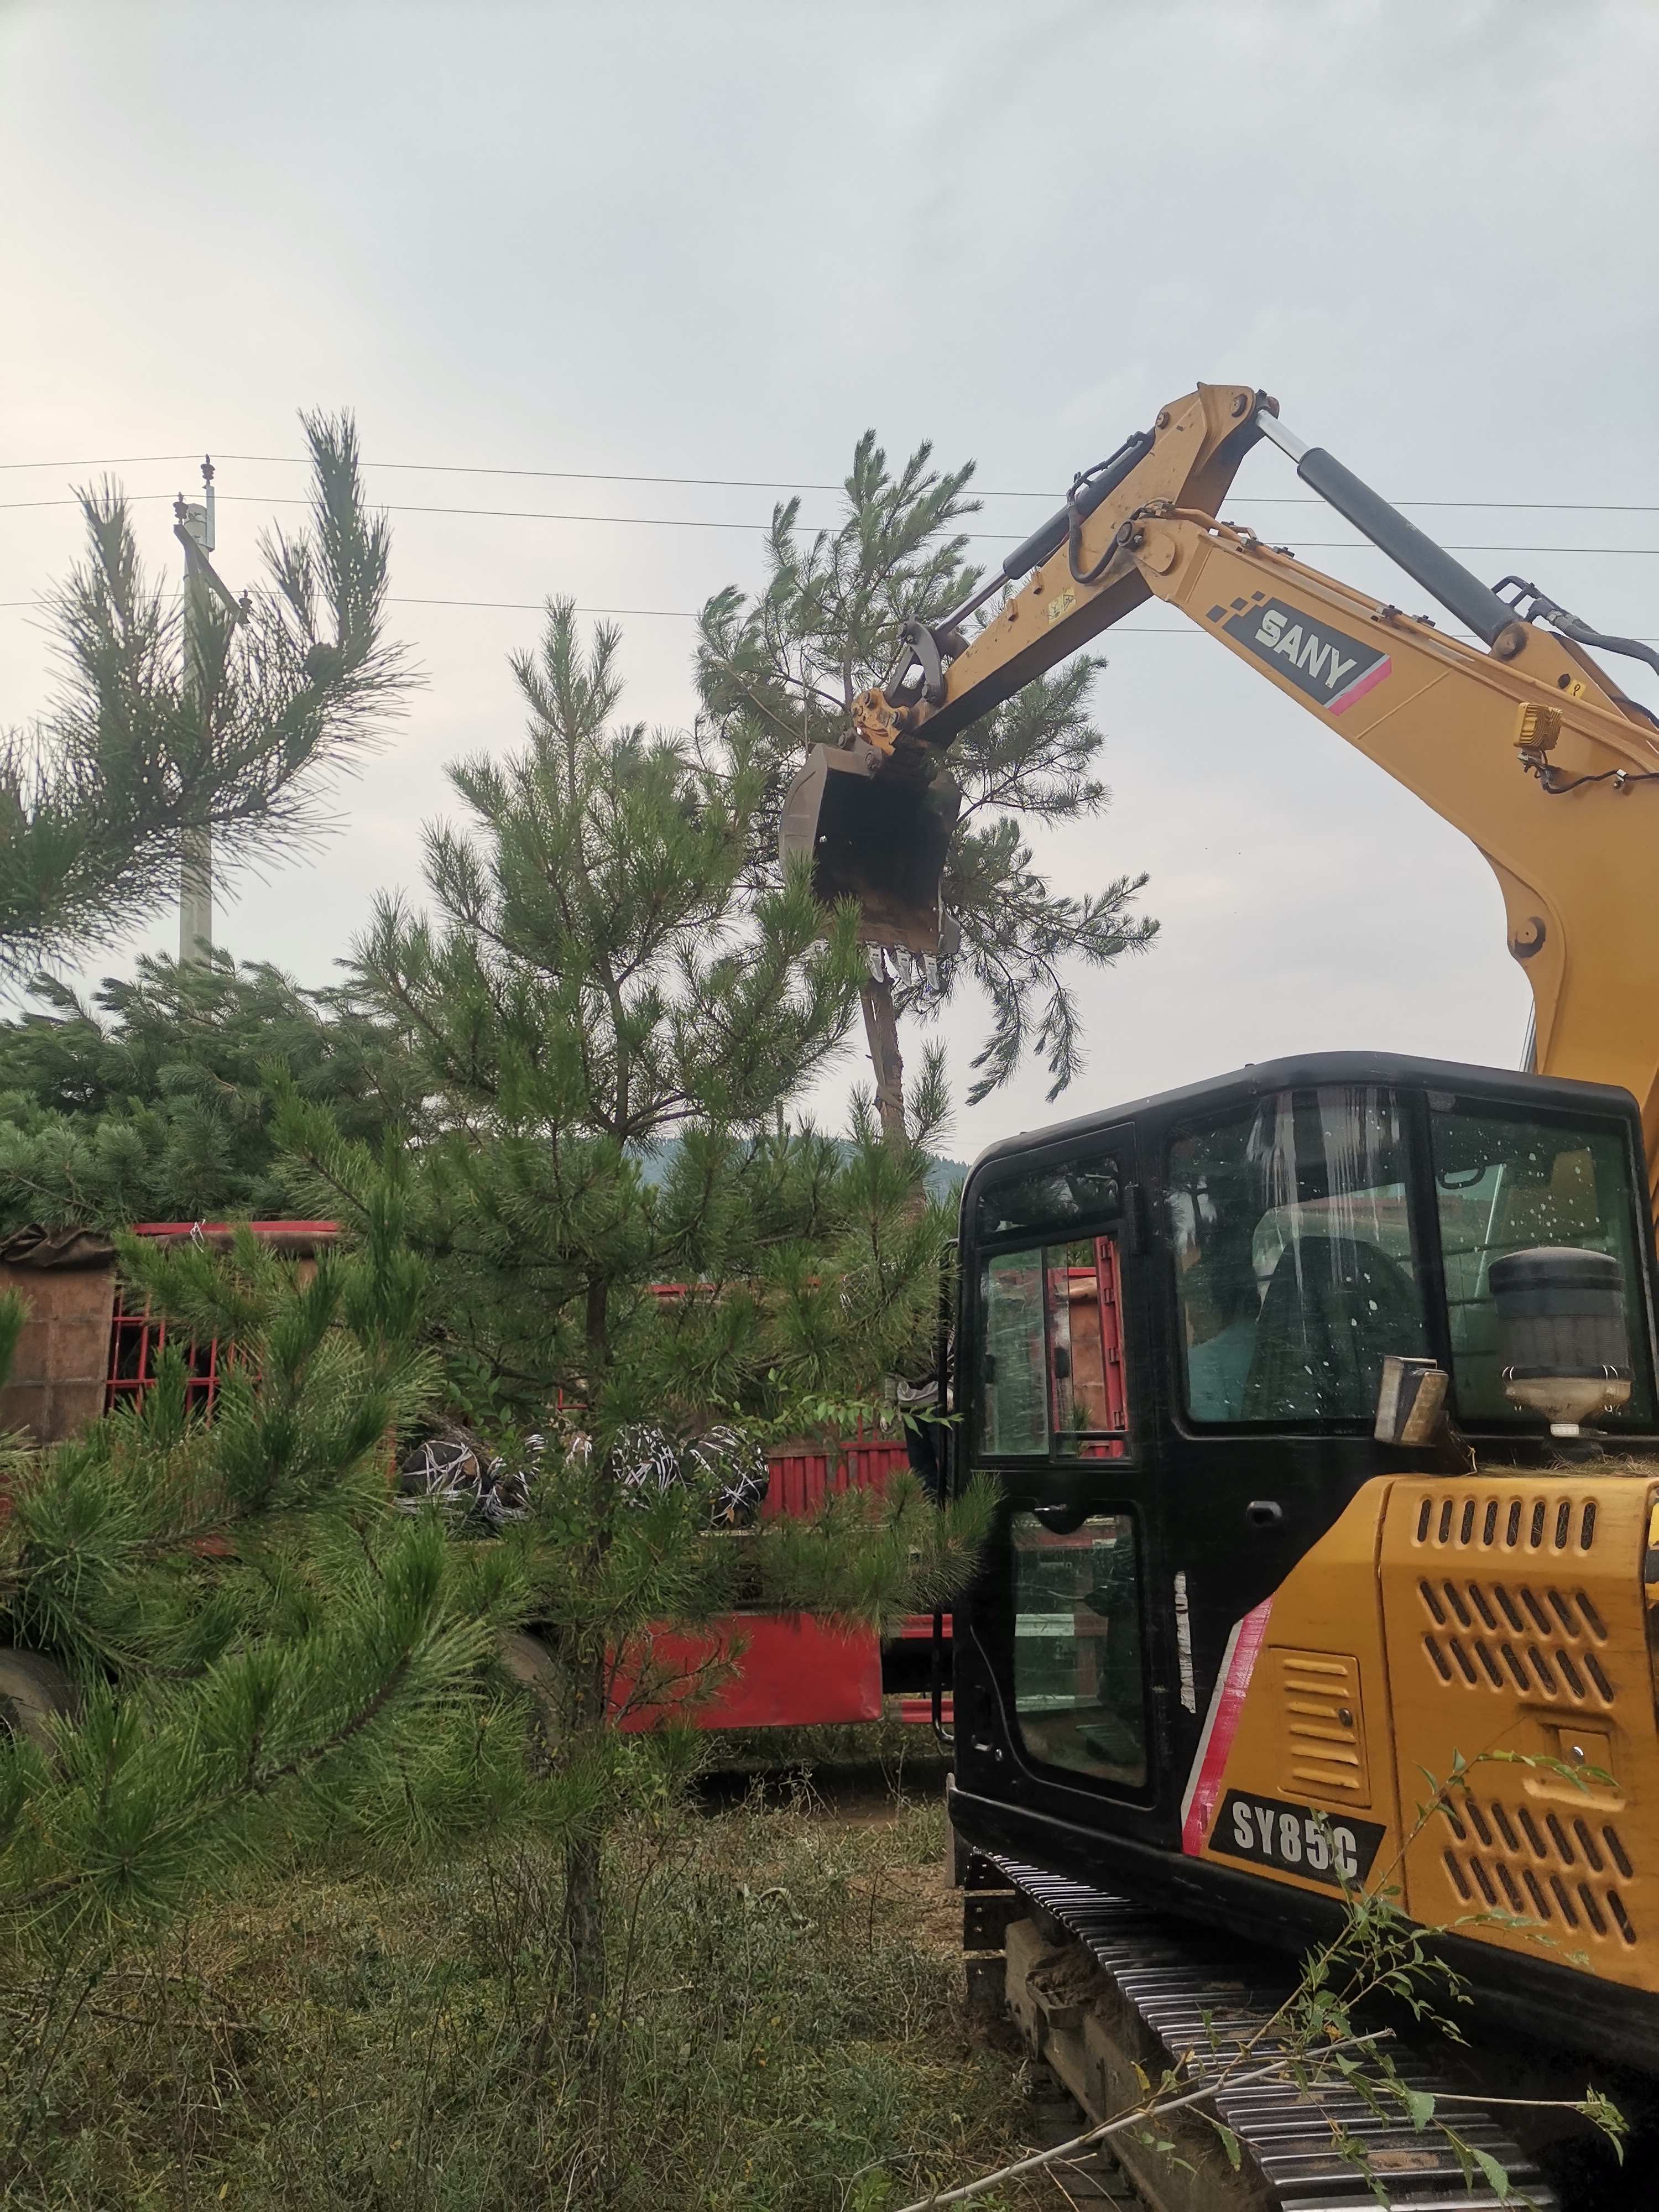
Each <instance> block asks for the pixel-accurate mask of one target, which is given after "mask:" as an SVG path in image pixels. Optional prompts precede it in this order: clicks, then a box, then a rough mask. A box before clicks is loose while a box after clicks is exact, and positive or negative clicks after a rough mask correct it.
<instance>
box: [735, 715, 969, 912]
mask: <svg viewBox="0 0 1659 2212" xmlns="http://www.w3.org/2000/svg"><path fill="white" fill-rule="evenodd" d="M961 809H962V793H961V792H960V790H959V789H958V788H957V785H956V783H955V781H953V780H952V778H951V776H950V775H948V774H947V773H946V772H945V769H943V768H941V767H939V765H938V763H937V762H936V761H935V760H933V759H930V758H929V757H927V755H926V754H925V753H921V751H920V750H910V749H907V750H905V751H903V752H901V753H899V754H897V755H894V754H891V753H888V752H885V751H883V750H880V749H878V747H877V746H875V745H872V744H866V743H865V742H864V740H863V739H862V738H854V741H853V743H852V744H850V745H846V746H841V745H814V746H813V747H812V749H811V752H810V753H809V754H808V755H807V757H806V765H805V767H804V768H803V769H800V770H799V773H798V774H797V775H795V777H794V778H793V781H791V783H790V786H789V788H788V790H787V792H786V793H785V794H784V801H783V815H782V819H781V822H780V823H779V827H778V855H779V858H780V859H781V860H783V861H785V862H786V863H787V862H788V861H789V860H792V859H793V858H794V857H795V856H796V855H798V854H807V855H808V856H810V858H811V863H812V890H813V892H814V894H815V895H816V896H817V897H818V898H819V899H821V900H822V901H823V903H824V904H825V905H826V906H833V905H834V904H835V903H836V901H837V900H838V899H844V898H850V899H856V900H857V902H858V905H859V936H860V939H861V940H862V941H863V942H864V943H865V944H866V945H899V946H902V947H903V948H904V949H905V950H906V951H910V952H918V953H923V954H934V953H937V952H938V951H939V944H940V937H941V933H942V930H943V927H944V914H943V908H942V906H941V902H940V896H939V894H940V886H941V884H942V883H943V881H944V876H945V855H946V854H947V853H948V852H949V850H950V848H951V832H952V831H953V830H954V829H955V828H956V826H957V814H958V813H959V812H960V811H961Z"/></svg>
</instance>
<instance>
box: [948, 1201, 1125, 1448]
mask: <svg viewBox="0 0 1659 2212" xmlns="http://www.w3.org/2000/svg"><path fill="white" fill-rule="evenodd" d="M980 1308H981V1316H982V1339H981V1352H980V1360H979V1436H980V1446H981V1450H982V1451H984V1452H985V1453H986V1454H987V1455H989V1456H990V1457H993V1458H1000V1457H1010V1456H1012V1457H1020V1458H1024V1457H1048V1456H1054V1457H1057V1458H1061V1459H1121V1457H1122V1456H1123V1454H1124V1451H1125V1449H1126V1438H1127V1430H1128V1407H1127V1398H1126V1394H1125V1387H1124V1373H1123V1330H1122V1318H1121V1316H1122V1292H1121V1272H1120V1268H1119V1263H1118V1249H1117V1241H1116V1239H1115V1237H1072V1238H1068V1239H1067V1240H1066V1242H1065V1243H1049V1244H1033V1245H1030V1246H1029V1247H1027V1248H1025V1249H1022V1250H1019V1251H1014V1252H1001V1253H998V1254H996V1255H994V1256H992V1257H989V1258H987V1260H985V1261H984V1262H983V1263H982V1266H981V1273H980Z"/></svg>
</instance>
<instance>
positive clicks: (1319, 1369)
mask: <svg viewBox="0 0 1659 2212" xmlns="http://www.w3.org/2000/svg"><path fill="white" fill-rule="evenodd" d="M1425 1348H1426V1347H1425V1341H1424V1330H1423V1310H1422V1304H1421V1301H1420V1300H1419V1297H1418V1295H1417V1291H1416V1289H1415V1287H1414V1285H1413V1282H1412V1279H1411V1277H1410V1276H1409V1275H1408V1274H1407V1272H1406V1270H1405V1269H1404V1268H1403V1267H1401V1265H1400V1262H1399V1261H1397V1260H1393V1259H1390V1258H1389V1255H1388V1254H1387V1253H1386V1252H1384V1251H1383V1249H1381V1247H1380V1246H1378V1245H1376V1244H1369V1243H1362V1242H1361V1241H1359V1240H1358V1238H1355V1237H1299V1238H1297V1239H1295V1240H1293V1241H1292V1242H1291V1243H1289V1244H1287V1245H1286V1246H1285V1250H1284V1252H1283V1253H1282V1255H1280V1257H1279V1264H1278V1266H1277V1267H1275V1268H1274V1269H1273V1276H1272V1279H1270V1281H1269V1282H1268V1285H1267V1297H1265V1298H1264V1299H1263V1300H1262V1302H1261V1314H1260V1316H1258V1318H1257V1321H1256V1325H1255V1348H1254V1349H1253V1351H1252V1352H1251V1354H1250V1364H1249V1372H1248V1373H1247V1374H1246V1376H1245V1378H1244V1395H1243V1403H1242V1406H1241V1408H1240V1411H1241V1414H1242V1417H1243V1419H1245V1420H1247V1421H1319V1420H1357V1419H1366V1418H1369V1416H1370V1413H1371V1412H1372V1411H1373V1409H1374V1408H1375V1407H1376V1392H1377V1385H1378V1384H1379V1383H1380V1382H1381V1381H1382V1378H1383V1360H1384V1358H1386V1357H1387V1356H1388V1355H1389V1353H1390V1352H1402V1353H1407V1354H1412V1355H1419V1356H1420V1355H1421V1354H1422V1353H1423V1352H1424V1351H1425Z"/></svg>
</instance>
